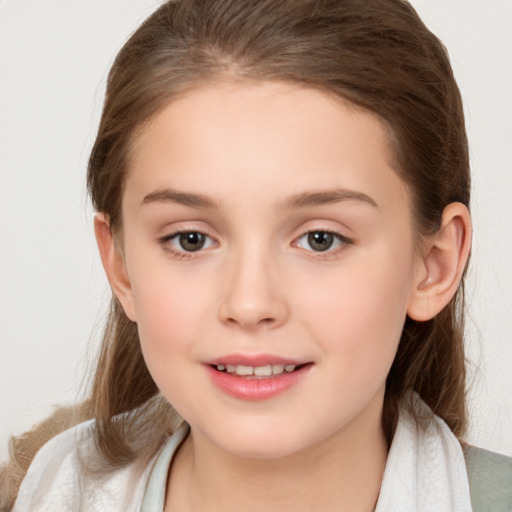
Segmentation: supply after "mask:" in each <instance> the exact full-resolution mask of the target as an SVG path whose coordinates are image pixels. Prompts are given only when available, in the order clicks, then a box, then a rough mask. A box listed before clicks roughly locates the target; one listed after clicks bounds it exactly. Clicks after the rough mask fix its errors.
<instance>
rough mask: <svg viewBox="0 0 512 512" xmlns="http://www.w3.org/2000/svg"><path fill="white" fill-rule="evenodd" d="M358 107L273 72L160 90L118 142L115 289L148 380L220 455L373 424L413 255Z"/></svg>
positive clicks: (375, 127) (384, 162)
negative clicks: (161, 95) (125, 149)
mask: <svg viewBox="0 0 512 512" xmlns="http://www.w3.org/2000/svg"><path fill="white" fill-rule="evenodd" d="M392 162H393V159H392V156H391V154H390V150H389V147H388V143H387V139H386V132H385V129H384V127H383V125H382V124H381V122H380V121H379V120H378V119H377V118H376V117H375V116H373V115H371V114H369V113H365V112H362V111H360V110H357V109H356V108H354V107H352V106H350V105H348V104H346V103H344V102H342V101H341V100H339V99H335V98H333V97H330V96H328V95H327V94H325V93H322V92H319V91H316V90H311V89H305V88H301V87H298V86H294V85H290V84H285V83H258V84H252V83H236V84H218V85H210V86H207V87H203V88H199V89H196V90H194V91H192V92H189V93H188V94H187V95H185V96H182V97H180V98H179V99H177V100H175V101H173V102H172V103H170V104H169V105H168V106H167V107H166V108H164V109H163V110H162V111H161V112H160V113H159V114H158V115H157V116H156V117H155V118H154V120H153V121H152V122H151V123H150V125H148V126H147V127H145V128H144V130H143V131H141V132H140V133H139V134H138V136H137V137H136V140H135V142H134V145H133V154H132V159H131V162H130V169H129V175H128V178H127V182H126V188H125V194H124V197H123V212H122V213H123V233H122V245H123V259H124V265H125V269H126V276H127V283H128V285H127V291H126V294H125V295H124V296H123V297H121V300H122V302H123V305H124V307H125V310H126V312H127V314H128V316H130V318H131V319H132V320H134V321H136V322H137V325H138V329H139V334H140V340H141V345H142V350H143V353H144V357H145V360H146V363H147V366H148V368H149V371H150V372H151V374H152V376H153V378H154V380H155V382H156V384H157V385H158V387H159V389H160V390H161V392H162V393H163V395H164V396H165V397H166V398H167V399H168V400H169V402H170V403H171V404H172V405H173V406H174V407H175V408H176V409H177V411H178V412H179V413H180V414H181V415H182V416H183V417H184V418H185V419H186V420H187V421H188V422H189V423H190V425H191V427H192V432H193V434H195V435H197V436H202V438H203V439H206V440H207V441H208V442H210V443H212V444H213V445H215V446H216V447H218V448H220V449H222V450H225V451H226V452H230V453H234V454H238V455H243V456H254V457H279V456H285V455H287V454H292V453H297V452H300V451H301V450H304V449H307V448H308V447H311V446H314V445H316V444H317V443H321V442H322V441H324V440H327V439H332V438H335V437H336V436H343V435H345V434H347V433H348V432H349V431H357V430H358V429H360V428H364V427H363V425H364V424H367V422H368V418H373V420H374V422H378V421H379V418H380V415H381V412H382V401H383V393H384V385H385V380H386V376H387V373H388V371H389V368H390V366H391V363H392V361H393V358H394V355H395V352H396V350H397V346H398V342H399V339H400V334H401V331H402V327H403V324H404V321H405V318H406V314H407V309H408V305H409V302H410V300H411V295H412V293H413V289H414V287H415V273H416V272H415V268H416V267H415V266H416V264H417V262H416V257H415V251H414V243H413V234H412V227H411V226H412V223H411V204H410V197H409V194H408V192H407V189H406V187H405V185H404V184H403V182H402V181H401V179H400V178H399V177H398V175H397V173H396V171H395V170H394V169H393V163H392Z"/></svg>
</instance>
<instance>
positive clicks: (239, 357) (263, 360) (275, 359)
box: [204, 354, 307, 366]
mask: <svg viewBox="0 0 512 512" xmlns="http://www.w3.org/2000/svg"><path fill="white" fill-rule="evenodd" d="M305 363H307V361H299V360H296V359H287V358H283V357H279V356H273V355H271V354H258V355H248V354H230V355H226V356H222V357H217V358H215V359H211V360H210V361H205V363H204V364H209V365H212V366H217V365H219V364H234V365H237V364H241V365H244V366H267V365H269V364H284V365H286V364H293V365H295V366H299V365H301V364H305Z"/></svg>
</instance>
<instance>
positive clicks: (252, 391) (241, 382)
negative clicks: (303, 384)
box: [205, 358, 313, 400]
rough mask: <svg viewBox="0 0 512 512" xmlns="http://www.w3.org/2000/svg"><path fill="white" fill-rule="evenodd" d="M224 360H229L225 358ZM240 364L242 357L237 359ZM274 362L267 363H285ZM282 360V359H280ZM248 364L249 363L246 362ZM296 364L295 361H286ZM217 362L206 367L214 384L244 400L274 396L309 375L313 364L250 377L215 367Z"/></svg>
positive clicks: (264, 398)
mask: <svg viewBox="0 0 512 512" xmlns="http://www.w3.org/2000/svg"><path fill="white" fill-rule="evenodd" d="M222 361H227V359H223V360H222ZM231 361H233V359H231ZM236 361H237V362H238V364H244V363H243V362H240V359H236ZM245 361H246V359H245ZM272 361H273V363H266V364H285V363H283V362H277V361H276V359H275V358H274V359H272ZM280 361H282V360H280ZM216 364H233V363H216ZM246 364H247V363H246ZM266 364H261V363H258V364H254V363H252V364H247V366H266ZM286 364H295V363H286ZM214 366H215V363H212V364H209V363H208V364H205V368H206V370H207V371H208V374H209V375H210V378H211V380H212V382H213V384H214V385H215V386H216V387H217V388H219V389H220V390H221V391H223V392H224V393H226V394H227V395H230V396H232V397H235V398H239V399H242V400H266V399H269V398H272V397H274V396H276V395H278V394H280V393H283V392H284V391H286V390H287V389H290V388H291V387H292V386H294V385H295V384H297V383H298V382H299V381H300V380H302V378H303V377H305V376H306V375H307V373H308V372H309V370H310V368H311V367H312V366H313V365H312V364H305V365H304V366H302V367H300V368H298V369H296V370H295V371H293V372H286V371H285V372H283V373H281V374H279V375H275V376H272V377H268V378H248V377H240V376H237V375H233V374H230V373H226V372H222V371H219V370H217V369H215V367H214Z"/></svg>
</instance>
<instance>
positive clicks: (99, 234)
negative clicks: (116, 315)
mask: <svg viewBox="0 0 512 512" xmlns="http://www.w3.org/2000/svg"><path fill="white" fill-rule="evenodd" d="M94 233H95V235H96V242H97V244H98V249H99V251H100V257H101V262H102V264H103V268H104V269H105V273H106V274H107V279H108V281H109V283H110V286H111V287H112V290H113V292H114V293H115V294H116V297H117V298H118V299H119V302H120V303H121V305H122V306H123V309H124V311H125V313H126V315H127V316H128V318H129V319H130V320H131V321H132V322H136V321H137V320H136V315H135V307H134V300H133V292H132V287H131V284H130V278H129V276H128V272H127V271H126V265H125V261H124V257H123V255H122V254H121V251H120V249H119V248H118V247H116V243H115V241H114V237H113V235H112V231H111V229H110V223H109V220H108V217H107V216H106V215H105V214H103V213H98V214H97V215H96V216H95V217H94Z"/></svg>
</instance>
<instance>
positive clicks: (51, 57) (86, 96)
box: [0, 0, 512, 460]
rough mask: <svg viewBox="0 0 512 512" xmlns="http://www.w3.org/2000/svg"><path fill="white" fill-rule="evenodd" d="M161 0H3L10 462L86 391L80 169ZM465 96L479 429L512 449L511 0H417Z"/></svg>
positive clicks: (87, 326) (471, 333) (4, 409)
mask: <svg viewBox="0 0 512 512" xmlns="http://www.w3.org/2000/svg"><path fill="white" fill-rule="evenodd" d="M158 4H159V1H158V0H109V1H108V2H105V1H103V0H88V2H78V1H76V0H47V1H45V2H40V1H39V0H0V171H1V174H0V460H2V459H5V457H6V446H7V439H8V437H9V435H10V434H13V433H16V434H19V433H21V432H23V431H24V430H26V429H28V428H30V427H31V425H33V424H34V423H35V422H37V421H39V420H40V419H42V418H44V417H45V415H47V414H48V413H49V412H51V410H52V408H53V407H54V406H55V405H58V404H63V403H71V402H73V401H75V400H76V399H77V398H78V397H79V396H80V390H81V389H83V376H84V373H85V369H86V366H87V363H88V361H90V360H91V358H92V356H93V354H94V350H95V348H96V347H97V343H98V340H99V337H100V334H101V328H102V324H103V318H104V311H105V307H106V304H107V302H108V297H109V291H108V287H107V284H106V281H105V279H104V277H103V274H102V271H101V269H100V263H99V258H98V256H97V253H96V247H95V244H94V240H93V231H92V218H93V213H92V210H91V208H90V207H89V205H88V198H87V195H86V192H85V169H86V162H87V156H88V152H89V150H90V148H91V145H92V142H93V139H94V135H95V131H96V127H97V123H98V119H99V111H100V107H101V102H102V96H103V90H104V82H105V77H106V74H107V71H108V68H109V65H110V64H111V62H112V60H113V58H114V55H115V54H116V52H117V51H118V49H119V48H120V47H121V45H122V44H123V42H124V41H125V39H126V38H127V36H128V35H129V34H130V32H131V31H132V30H133V29H134V28H135V27H136V26H137V25H138V24H139V23H140V22H141V21H142V20H143V19H144V18H145V17H146V16H147V15H148V14H149V13H150V12H152V10H153V9H154V8H155V7H156V6H157V5H158ZM413 5H415V7H416V8H417V9H418V11H419V13H420V15H421V16H422V17H423V19H424V21H425V22H426V23H427V25H428V26H429V27H430V28H431V29H432V30H433V31H434V32H435V33H436V34H437V35H438V36H439V37H440V38H441V39H442V40H443V41H444V43H445V45H446V46H447V48H448V50H449V52H450V55H451V57H452V64H453V66H454V69H455V73H456V76H457V78H458V80H459V84H460V87H461V90H462V94H463V97H464V99H465V108H466V114H467V124H468V131H469V137H470V144H471V159H472V168H473V184H474V189H473V203H472V210H473V217H474V224H475V226H474V228H475V233H474V250H473V256H472V265H471V271H470V276H469V277H470V279H469V291H468V300H469V304H470V319H469V322H468V350H469V352H468V353H469V356H470V358H471V367H472V368H473V370H472V371H471V381H472V388H471V402H470V411H471V420H472V426H471V431H470V435H469V440H470V441H471V442H473V443H474V444H477V445H480V446H483V447H486V448H489V449H493V450H496V451H501V452H503V453H506V454H508V455H512V428H511V425H512V371H511V367H512V337H511V332H512V270H511V261H512V259H511V255H512V229H511V226H512V171H511V163H512V145H511V144H510V141H511V140H512V133H511V132H512V129H511V126H512V123H511V121H512V104H511V101H510V91H511V90H512V69H511V65H510V63H511V62H512V31H511V30H510V28H511V27H512V1H510V0H492V1H489V2H482V1H481V0H414V1H413Z"/></svg>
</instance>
